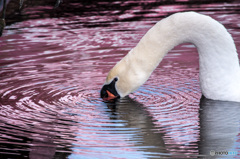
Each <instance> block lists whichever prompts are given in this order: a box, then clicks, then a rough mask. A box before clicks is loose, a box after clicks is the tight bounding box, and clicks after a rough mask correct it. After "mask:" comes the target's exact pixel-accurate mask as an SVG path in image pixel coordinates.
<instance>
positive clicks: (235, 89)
mask: <svg viewBox="0 0 240 159" xmlns="http://www.w3.org/2000/svg"><path fill="white" fill-rule="evenodd" d="M185 42H190V43H193V44H194V45H195V46H196V47H197V50H198V53H199V61H200V74H199V76H200V85H201V90H202V93H203V95H204V96H205V97H206V98H209V99H213V100H224V101H236V102H240V67H239V60H238V54H237V51H236V47H235V44H234V41H233V39H232V37H231V35H230V34H229V33H228V32H227V30H226V29H225V27H224V26H223V25H222V24H220V23H219V22H217V21H216V20H214V19H212V18H211V17H209V16H206V15H202V14H198V13H195V12H184V13H176V14H173V15H171V16H169V17H167V18H165V19H163V20H161V21H159V22H158V23H157V24H155V25H154V26H153V27H152V28H151V29H150V30H149V31H148V32H147V33H146V34H145V35H144V36H143V37H142V39H141V40H140V42H139V43H138V44H137V46H136V47H135V48H133V49H132V50H131V51H130V52H129V53H128V54H127V55H126V56H125V57H124V58H123V59H122V60H121V61H119V62H118V63H117V64H116V65H115V66H114V67H113V68H112V70H111V71H110V72H109V74H108V76H107V79H106V82H105V84H104V86H103V88H102V90H101V97H102V98H115V97H117V96H120V97H124V96H126V95H128V94H129V93H131V92H133V91H135V90H136V89H138V88H139V87H140V86H141V85H142V84H143V83H144V82H145V81H146V80H147V79H148V78H149V76H150V75H151V73H152V72H153V70H154V69H155V68H156V67H157V66H158V64H159V63H160V62H161V60H162V59H163V57H164V56H165V55H166V54H167V53H168V51H170V50H171V49H172V48H174V47H175V46H176V45H179V44H181V43H185Z"/></svg>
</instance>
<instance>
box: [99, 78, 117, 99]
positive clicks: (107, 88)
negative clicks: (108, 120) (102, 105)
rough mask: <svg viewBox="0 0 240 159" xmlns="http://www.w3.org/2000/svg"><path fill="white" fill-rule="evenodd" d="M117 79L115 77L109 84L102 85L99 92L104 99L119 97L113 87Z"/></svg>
mask: <svg viewBox="0 0 240 159" xmlns="http://www.w3.org/2000/svg"><path fill="white" fill-rule="evenodd" d="M117 80H118V79H117V78H114V80H113V81H112V82H111V83H110V84H107V85H104V86H103V87H102V89H101V92H100V95H101V98H103V99H104V100H112V99H116V98H119V97H120V96H119V94H118V92H117V90H116V87H115V84H116V82H117Z"/></svg>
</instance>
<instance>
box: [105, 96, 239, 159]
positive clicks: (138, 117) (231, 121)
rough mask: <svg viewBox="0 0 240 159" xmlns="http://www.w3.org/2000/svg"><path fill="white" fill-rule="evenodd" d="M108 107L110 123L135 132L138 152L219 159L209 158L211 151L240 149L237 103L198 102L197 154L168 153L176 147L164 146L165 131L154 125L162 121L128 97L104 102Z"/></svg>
mask: <svg viewBox="0 0 240 159" xmlns="http://www.w3.org/2000/svg"><path fill="white" fill-rule="evenodd" d="M107 106H108V108H109V112H110V116H109V117H110V119H111V120H121V121H125V122H126V124H125V128H135V129H137V130H138V132H137V133H136V134H134V136H133V137H132V140H133V141H136V142H135V146H136V147H139V151H144V152H145V153H146V154H149V155H150V156H155V157H157V156H158V157H159V156H161V157H163V156H164V157H169V156H171V157H180V156H182V155H183V156H188V157H197V156H198V157H222V156H217V154H216V155H214V156H211V155H210V152H211V151H213V150H214V151H216V152H217V151H223V150H225V151H228V152H230V151H233V152H236V151H238V149H239V148H238V147H239V146H237V145H239V132H240V129H239V128H240V125H239V122H240V103H237V102H223V101H214V100H209V99H206V98H204V97H203V98H202V99H201V101H200V110H199V121H198V123H199V124H200V127H199V132H200V135H199V138H198V142H195V141H193V142H195V143H196V145H197V146H198V148H197V149H198V151H196V153H194V151H192V152H193V153H192V154H190V153H189V151H188V150H187V148H186V150H185V151H184V150H183V149H182V148H181V152H180V151H179V152H177V153H176V152H174V151H172V152H174V153H171V147H176V145H166V144H165V143H166V141H165V140H167V138H165V135H166V134H165V133H164V131H166V128H163V127H162V128H161V127H159V126H158V125H164V124H155V123H159V122H164V121H156V120H155V119H154V117H152V116H151V114H150V113H149V111H148V108H147V106H144V105H143V104H140V103H139V102H137V101H135V100H133V99H131V98H129V97H126V98H123V99H119V100H118V101H116V102H115V103H107ZM180 126H181V125H180ZM183 131H184V129H183ZM182 134H184V132H182ZM185 135H186V134H185ZM176 140H178V139H176ZM193 142H191V143H193ZM178 146H179V145H178ZM179 147H180V146H179ZM188 149H189V147H188ZM228 157H233V156H228Z"/></svg>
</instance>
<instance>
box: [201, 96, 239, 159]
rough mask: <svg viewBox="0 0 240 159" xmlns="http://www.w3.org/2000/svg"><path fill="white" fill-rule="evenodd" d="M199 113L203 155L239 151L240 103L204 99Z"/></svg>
mask: <svg viewBox="0 0 240 159" xmlns="http://www.w3.org/2000/svg"><path fill="white" fill-rule="evenodd" d="M199 112H200V127H201V128H200V142H199V152H200V153H201V154H207V155H209V154H210V151H215V152H219V151H228V152H230V151H234V152H236V151H239V145H240V143H239V141H240V140H239V139H240V135H239V134H240V103H238V102H225V101H214V100H209V99H206V98H202V99H201V102H200V110H199ZM213 155H214V154H213ZM214 156H215V157H216V155H214ZM217 157H221V156H217ZM227 157H229V158H232V157H233V156H227Z"/></svg>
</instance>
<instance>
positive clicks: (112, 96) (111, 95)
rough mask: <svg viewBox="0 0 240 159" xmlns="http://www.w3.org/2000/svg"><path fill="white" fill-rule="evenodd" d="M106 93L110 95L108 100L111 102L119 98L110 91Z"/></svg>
mask: <svg viewBox="0 0 240 159" xmlns="http://www.w3.org/2000/svg"><path fill="white" fill-rule="evenodd" d="M106 92H107V94H108V99H109V100H111V99H115V98H117V97H116V96H115V95H114V94H112V93H111V92H109V91H108V90H106Z"/></svg>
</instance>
